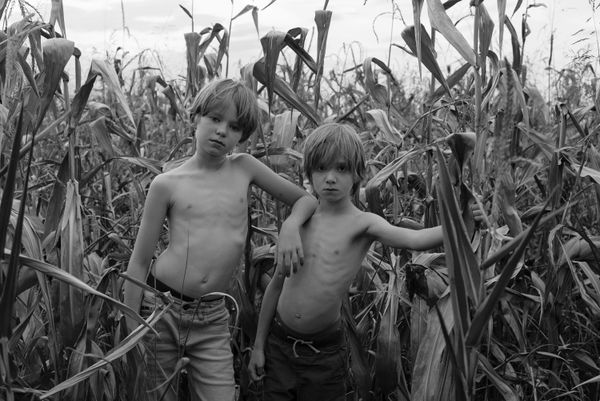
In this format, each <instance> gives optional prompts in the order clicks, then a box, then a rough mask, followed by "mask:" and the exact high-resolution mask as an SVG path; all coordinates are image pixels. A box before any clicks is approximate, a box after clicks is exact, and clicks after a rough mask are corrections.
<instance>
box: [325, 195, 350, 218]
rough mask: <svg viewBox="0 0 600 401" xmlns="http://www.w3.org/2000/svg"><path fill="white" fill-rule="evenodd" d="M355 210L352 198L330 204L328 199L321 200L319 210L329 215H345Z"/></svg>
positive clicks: (347, 197) (348, 197)
mask: <svg viewBox="0 0 600 401" xmlns="http://www.w3.org/2000/svg"><path fill="white" fill-rule="evenodd" d="M353 208H354V204H353V203H352V200H351V199H350V196H346V197H344V198H342V199H340V200H339V201H336V202H330V201H328V200H326V199H319V206H318V210H319V211H321V212H325V213H329V214H343V213H346V212H347V211H349V210H352V209H353Z"/></svg>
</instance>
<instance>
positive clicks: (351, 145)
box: [304, 123, 366, 182]
mask: <svg viewBox="0 0 600 401" xmlns="http://www.w3.org/2000/svg"><path fill="white" fill-rule="evenodd" d="M340 159H341V160H343V161H344V163H345V165H346V167H347V168H349V169H350V171H352V173H353V174H354V176H355V177H354V178H355V181H356V182H360V181H361V180H362V179H363V178H364V176H365V172H366V166H365V152H364V149H363V146H362V142H361V141H360V138H359V137H358V134H357V133H356V131H355V130H354V129H353V128H352V127H350V126H349V125H344V124H337V123H330V124H325V125H322V126H321V127H319V128H317V129H315V130H314V131H313V132H312V133H311V134H310V135H309V136H308V138H307V139H306V141H305V143H304V170H305V171H306V174H307V175H308V176H309V177H310V176H311V174H312V171H313V170H314V169H315V168H316V167H317V166H320V165H324V166H326V167H329V166H331V165H333V164H334V163H338V162H339V161H340Z"/></svg>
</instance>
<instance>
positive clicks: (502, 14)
mask: <svg viewBox="0 0 600 401" xmlns="http://www.w3.org/2000/svg"><path fill="white" fill-rule="evenodd" d="M505 18H506V0H498V27H499V30H498V42H499V47H498V49H499V52H500V54H499V56H498V57H499V58H500V59H501V58H502V46H503V44H504V19H505Z"/></svg>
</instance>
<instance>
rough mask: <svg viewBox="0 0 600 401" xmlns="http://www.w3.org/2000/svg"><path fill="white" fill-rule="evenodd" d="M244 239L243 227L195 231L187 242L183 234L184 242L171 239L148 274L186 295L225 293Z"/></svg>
mask: <svg viewBox="0 0 600 401" xmlns="http://www.w3.org/2000/svg"><path fill="white" fill-rule="evenodd" d="M192 238H193V240H192ZM245 238H246V235H245V230H242V232H239V230H230V229H219V228H213V229H211V230H202V231H197V232H195V233H194V235H193V236H192V235H190V236H189V241H188V240H187V239H188V238H187V235H186V239H185V241H183V240H174V239H173V238H171V241H170V243H169V246H168V247H167V249H166V250H165V251H164V252H163V253H161V254H160V255H159V257H158V258H157V259H156V262H155V264H154V268H153V271H152V274H153V275H154V276H155V277H156V278H157V279H159V280H160V281H162V282H164V283H165V284H167V285H168V286H169V287H171V288H173V289H174V290H176V291H178V292H180V293H182V294H185V295H187V296H190V297H196V298H197V297H200V296H203V295H206V294H209V293H211V292H226V291H228V290H229V287H230V284H231V281H232V279H233V274H234V272H235V270H236V268H237V267H238V265H239V264H240V261H241V257H242V253H243V250H244V243H245Z"/></svg>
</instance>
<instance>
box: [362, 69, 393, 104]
mask: <svg viewBox="0 0 600 401" xmlns="http://www.w3.org/2000/svg"><path fill="white" fill-rule="evenodd" d="M374 63H376V64H377V65H379V66H380V67H381V66H383V68H382V69H383V70H384V71H385V72H388V71H389V72H390V73H391V70H390V69H389V67H387V66H386V65H385V64H384V63H383V62H381V60H379V59H376V58H374V57H367V58H366V59H365V60H364V61H363V71H364V73H365V86H366V88H367V92H368V93H369V95H371V98H372V99H373V100H374V101H375V103H377V104H378V105H379V106H380V107H383V108H386V109H387V108H388V107H389V105H390V101H389V99H388V91H387V89H386V88H385V86H383V85H381V84H380V83H378V82H377V78H376V75H375V72H374V71H373V64H374Z"/></svg>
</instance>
